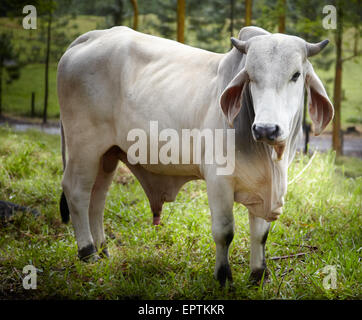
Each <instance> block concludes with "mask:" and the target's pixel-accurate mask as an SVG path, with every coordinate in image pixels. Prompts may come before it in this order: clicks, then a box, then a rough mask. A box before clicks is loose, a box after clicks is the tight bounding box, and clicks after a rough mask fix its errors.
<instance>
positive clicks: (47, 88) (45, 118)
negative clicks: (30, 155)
mask: <svg viewBox="0 0 362 320" xmlns="http://www.w3.org/2000/svg"><path fill="white" fill-rule="evenodd" d="M51 27H52V14H51V13H49V20H48V32H47V48H46V56H45V93H44V110H43V123H46V122H47V117H48V93H49V55H50V39H51Z"/></svg>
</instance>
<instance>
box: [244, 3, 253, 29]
mask: <svg viewBox="0 0 362 320" xmlns="http://www.w3.org/2000/svg"><path fill="white" fill-rule="evenodd" d="M252 6H253V1H252V0H245V26H250V25H251V16H252Z"/></svg>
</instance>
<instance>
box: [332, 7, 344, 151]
mask: <svg viewBox="0 0 362 320" xmlns="http://www.w3.org/2000/svg"><path fill="white" fill-rule="evenodd" d="M342 38H343V7H342V6H338V8H337V30H336V33H335V41H336V68H335V75H334V93H333V104H334V118H333V134H332V146H333V149H334V150H335V151H336V154H337V156H339V155H341V154H342V142H341V137H340V134H341V94H342Z"/></svg>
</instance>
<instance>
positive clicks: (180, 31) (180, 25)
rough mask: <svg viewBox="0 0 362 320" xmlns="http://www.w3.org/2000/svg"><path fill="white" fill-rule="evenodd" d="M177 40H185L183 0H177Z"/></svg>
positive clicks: (182, 41)
mask: <svg viewBox="0 0 362 320" xmlns="http://www.w3.org/2000/svg"><path fill="white" fill-rule="evenodd" d="M177 41H178V42H181V43H184V42H185V0H177Z"/></svg>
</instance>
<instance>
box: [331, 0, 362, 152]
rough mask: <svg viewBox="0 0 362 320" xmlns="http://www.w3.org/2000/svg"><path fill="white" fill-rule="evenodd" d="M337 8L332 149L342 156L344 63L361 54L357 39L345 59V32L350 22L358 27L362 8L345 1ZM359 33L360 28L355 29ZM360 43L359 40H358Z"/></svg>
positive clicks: (357, 2)
mask: <svg viewBox="0 0 362 320" xmlns="http://www.w3.org/2000/svg"><path fill="white" fill-rule="evenodd" d="M336 8H337V29H336V31H335V42H336V66H335V76H334V91H333V104H334V118H333V133H332V147H333V149H334V150H335V151H336V155H337V156H339V155H342V153H343V150H342V141H341V103H342V75H343V63H344V62H345V61H348V60H350V59H353V58H355V57H357V56H359V55H360V54H361V52H358V49H356V47H357V46H358V44H356V39H355V43H354V48H353V54H352V55H351V56H349V57H346V58H343V30H344V27H345V25H347V24H348V23H347V22H349V23H350V24H351V25H352V26H356V25H358V24H359V23H358V21H359V20H360V18H361V8H360V6H359V1H351V2H348V5H347V3H346V1H343V0H337V1H336ZM355 32H356V33H357V32H358V33H359V28H358V27H357V28H356V29H355ZM357 41H358V40H357Z"/></svg>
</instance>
